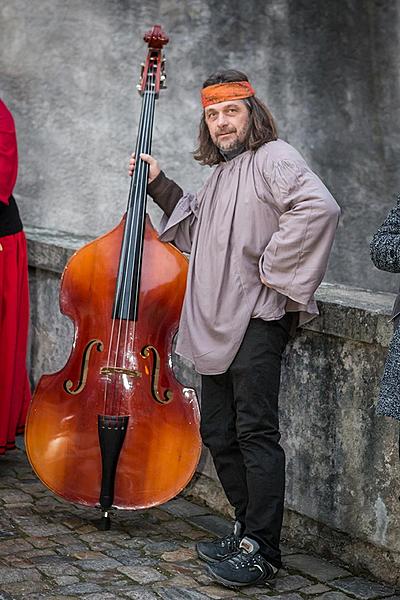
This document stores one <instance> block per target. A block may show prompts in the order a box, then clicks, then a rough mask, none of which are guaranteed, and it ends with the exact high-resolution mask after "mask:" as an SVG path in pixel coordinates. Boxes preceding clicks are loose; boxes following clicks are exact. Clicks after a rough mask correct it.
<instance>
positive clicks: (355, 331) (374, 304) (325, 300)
mask: <svg viewBox="0 0 400 600" xmlns="http://www.w3.org/2000/svg"><path fill="white" fill-rule="evenodd" d="M25 234H26V237H27V240H28V261H29V266H30V267H33V268H37V269H42V270H44V271H50V272H53V273H59V274H61V273H62V271H63V269H64V267H65V264H66V262H67V261H68V259H69V258H70V257H71V256H72V254H73V253H74V252H75V251H76V250H78V249H79V248H81V247H82V246H83V245H84V244H87V243H88V242H90V241H91V240H92V239H93V238H92V237H90V236H75V235H73V234H71V233H66V232H63V231H55V230H50V229H44V228H41V227H26V228H25ZM316 299H317V301H318V306H319V309H320V311H321V316H320V318H319V319H315V320H313V321H311V323H308V324H306V325H305V326H304V329H307V330H309V331H314V332H317V333H323V334H328V335H334V336H336V337H341V338H345V339H351V340H353V341H358V342H362V343H366V344H380V345H381V346H383V347H387V346H388V344H389V341H390V338H391V335H392V325H391V323H389V322H388V321H389V318H390V314H391V309H392V306H393V302H394V299H395V294H389V293H383V292H373V291H370V290H364V289H361V288H355V287H347V286H343V285H338V284H331V283H323V284H322V285H321V286H320V288H319V289H318V292H317V294H316Z"/></svg>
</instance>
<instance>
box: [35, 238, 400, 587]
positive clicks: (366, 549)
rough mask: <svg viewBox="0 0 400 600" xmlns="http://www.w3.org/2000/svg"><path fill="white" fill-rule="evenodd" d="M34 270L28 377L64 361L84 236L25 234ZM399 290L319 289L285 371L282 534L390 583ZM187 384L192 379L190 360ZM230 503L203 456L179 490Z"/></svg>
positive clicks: (398, 517)
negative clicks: (378, 407) (70, 260)
mask: <svg viewBox="0 0 400 600" xmlns="http://www.w3.org/2000/svg"><path fill="white" fill-rule="evenodd" d="M27 236H28V240H29V246H28V248H29V264H30V276H31V302H32V335H31V346H30V359H31V375H32V378H33V380H34V381H35V382H36V381H37V379H38V377H39V376H40V374H42V373H43V372H54V371H56V370H57V369H59V368H61V367H62V366H63V364H64V363H65V361H66V358H67V357H68V355H69V352H70V348H71V342H72V335H73V327H72V324H71V323H70V322H69V321H68V320H67V319H66V318H64V317H62V316H61V315H60V314H59V311H58V308H57V307H58V287H59V277H60V272H61V270H62V268H63V265H64V263H65V260H66V258H67V257H68V256H69V255H70V254H71V253H72V252H73V250H74V248H77V247H79V246H81V245H82V242H83V238H79V237H73V236H70V235H68V234H59V233H57V234H56V232H49V231H47V230H43V229H40V228H31V229H28V230H27ZM393 299H394V296H393V295H392V294H387V293H379V292H371V291H366V290H361V289H357V288H349V287H344V286H334V285H331V284H323V285H322V286H321V288H320V290H319V291H318V301H319V307H320V310H321V316H320V317H319V318H318V319H316V320H314V321H313V322H312V323H310V324H308V325H307V326H305V327H304V328H303V329H302V330H301V331H300V332H299V334H298V335H297V336H296V337H295V339H294V340H293V341H292V342H291V344H290V345H289V347H288V350H287V352H286V354H285V358H284V364H283V371H282V393H281V430H282V441H283V445H284V447H285V450H286V455H287V491H286V508H287V510H286V514H285V528H284V536H285V538H286V539H289V540H290V541H291V542H292V543H295V544H296V545H298V546H302V547H306V548H307V549H309V550H314V551H316V552H318V553H322V554H325V555H327V556H332V555H335V556H337V557H338V558H340V559H342V560H344V561H345V562H347V563H349V564H352V565H355V566H357V567H358V568H360V569H365V570H368V571H370V572H372V573H373V574H375V575H377V576H378V577H380V578H386V579H387V580H388V581H391V582H392V583H394V582H397V583H400V581H399V572H400V535H399V533H400V504H399V500H398V495H399V489H400V470H399V468H400V466H399V459H398V424H397V423H396V422H394V421H392V420H391V419H385V418H382V417H376V416H375V413H374V404H375V400H376V397H377V393H378V385H379V379H380V376H381V373H382V369H383V364H384V359H385V355H386V352H387V346H388V342H389V339H390V336H391V325H390V324H389V323H388V319H389V314H390V309H391V304H392V302H393ZM178 370H179V376H180V378H183V379H184V380H185V382H186V383H189V384H194V385H197V383H198V381H197V379H196V378H195V377H194V374H193V372H192V371H191V370H190V369H189V368H188V366H187V365H182V364H181V365H180V366H179V367H178ZM186 493H187V494H192V495H195V496H196V497H197V498H203V500H204V501H206V502H208V503H211V504H212V506H213V507H214V508H218V509H219V510H221V511H222V512H225V513H227V514H229V512H230V509H229V507H228V505H227V502H226V500H225V498H224V496H223V494H222V491H221V488H220V486H219V484H218V483H217V481H216V478H215V473H214V470H213V467H212V465H211V461H210V457H209V456H208V455H207V453H204V455H203V457H202V461H201V464H200V467H199V473H198V474H197V475H196V477H195V478H194V479H193V481H192V483H191V484H190V486H189V487H188V489H187V490H186Z"/></svg>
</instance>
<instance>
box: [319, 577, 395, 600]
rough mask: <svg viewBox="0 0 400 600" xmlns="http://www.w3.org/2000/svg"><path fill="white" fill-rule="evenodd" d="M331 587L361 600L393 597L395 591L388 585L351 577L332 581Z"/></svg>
mask: <svg viewBox="0 0 400 600" xmlns="http://www.w3.org/2000/svg"><path fill="white" fill-rule="evenodd" d="M331 585H333V586H334V587H337V588H339V590H342V591H343V592H348V593H349V594H351V595H353V596H355V597H356V598H360V600H370V599H371V598H384V597H385V596H393V594H394V592H395V590H394V589H393V588H392V587H389V586H387V585H382V584H380V583H375V582H373V581H368V580H366V579H362V578H361V577H349V578H347V579H343V580H341V579H340V580H339V581H332V582H331Z"/></svg>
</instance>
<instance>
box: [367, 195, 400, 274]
mask: <svg viewBox="0 0 400 600" xmlns="http://www.w3.org/2000/svg"><path fill="white" fill-rule="evenodd" d="M370 253H371V259H372V262H373V263H374V265H375V266H376V267H377V268H378V269H381V270H382V271H390V272H392V273H399V272H400V195H399V196H398V197H397V203H396V206H394V207H393V208H392V210H391V211H390V212H389V214H388V216H387V217H386V219H385V221H384V222H383V223H382V225H381V226H380V227H379V229H378V231H377V232H376V233H375V235H374V236H373V238H372V241H371V244H370Z"/></svg>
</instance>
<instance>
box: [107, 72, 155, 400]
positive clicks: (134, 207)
mask: <svg viewBox="0 0 400 600" xmlns="http://www.w3.org/2000/svg"><path fill="white" fill-rule="evenodd" d="M151 67H152V69H153V65H151ZM149 74H150V76H149V77H148V80H147V82H146V89H145V92H144V100H143V103H142V111H141V116H140V127H139V139H138V142H137V155H139V154H140V153H142V152H146V153H149V152H150V145H151V139H150V136H149V133H150V132H151V129H152V125H153V121H154V101H155V92H154V90H152V89H151V87H152V85H153V87H154V71H153V70H152V71H150V70H149ZM138 162H139V164H138V171H137V175H136V182H135V183H136V189H135V195H134V198H133V202H132V186H133V184H134V182H133V178H132V180H131V189H130V193H129V203H128V211H127V217H126V226H125V230H126V231H128V230H129V236H128V243H127V250H126V252H125V253H124V255H123V256H122V260H123V261H124V263H125V267H126V269H125V272H124V274H123V276H122V277H121V278H120V280H119V281H118V286H117V291H116V297H119V294H120V291H121V287H122V290H123V291H122V307H124V306H125V300H126V297H127V290H128V294H129V297H128V300H129V301H128V313H129V312H130V310H129V309H130V304H131V301H132V293H133V289H132V288H133V285H132V275H133V274H134V270H132V269H131V268H129V265H131V264H133V265H135V262H136V260H137V250H138V251H139V254H141V252H142V246H143V239H142V237H143V236H140V240H139V241H140V246H139V248H138V246H137V244H136V245H135V246H134V250H133V253H132V240H136V239H137V236H138V234H139V228H140V226H141V225H142V229H143V222H144V215H145V210H146V203H145V201H142V203H140V202H139V200H140V198H141V195H142V194H143V192H144V188H145V186H146V185H147V182H146V174H147V172H148V165H147V164H146V163H144V161H142V160H139V161H138ZM135 217H136V218H135ZM132 220H133V223H134V228H133V229H132ZM131 229H132V230H131ZM124 238H125V236H124ZM125 246H126V244H125ZM137 268H138V269H139V270H140V267H139V266H138V265H137ZM139 281H140V278H139V277H138V276H137V277H136V289H135V295H134V302H135V305H134V314H137V313H136V311H137V306H138V295H139ZM116 311H117V303H115V306H114V310H113V316H112V329H111V334H110V343H109V350H108V357H107V365H110V358H111V352H112V350H113V346H114V344H113V340H114V333H115V331H114V329H115V320H116ZM127 317H128V318H127V319H126V323H125V336H124V337H125V340H124V357H125V356H126V354H127V352H126V351H127V346H128V334H129V329H130V320H129V314H128V315H127ZM121 321H122V319H119V326H118V333H117V339H116V348H115V354H114V357H115V358H114V367H116V366H117V363H118V358H119V347H120V339H121V336H122V323H121ZM135 329H136V322H134V325H133V338H135ZM124 366H125V365H124ZM107 388H108V380H106V383H105V389H104V411H106V405H107V391H108V389H107ZM120 403H121V399H120V398H119V401H118V404H119V405H120ZM118 408H119V407H118Z"/></svg>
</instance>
